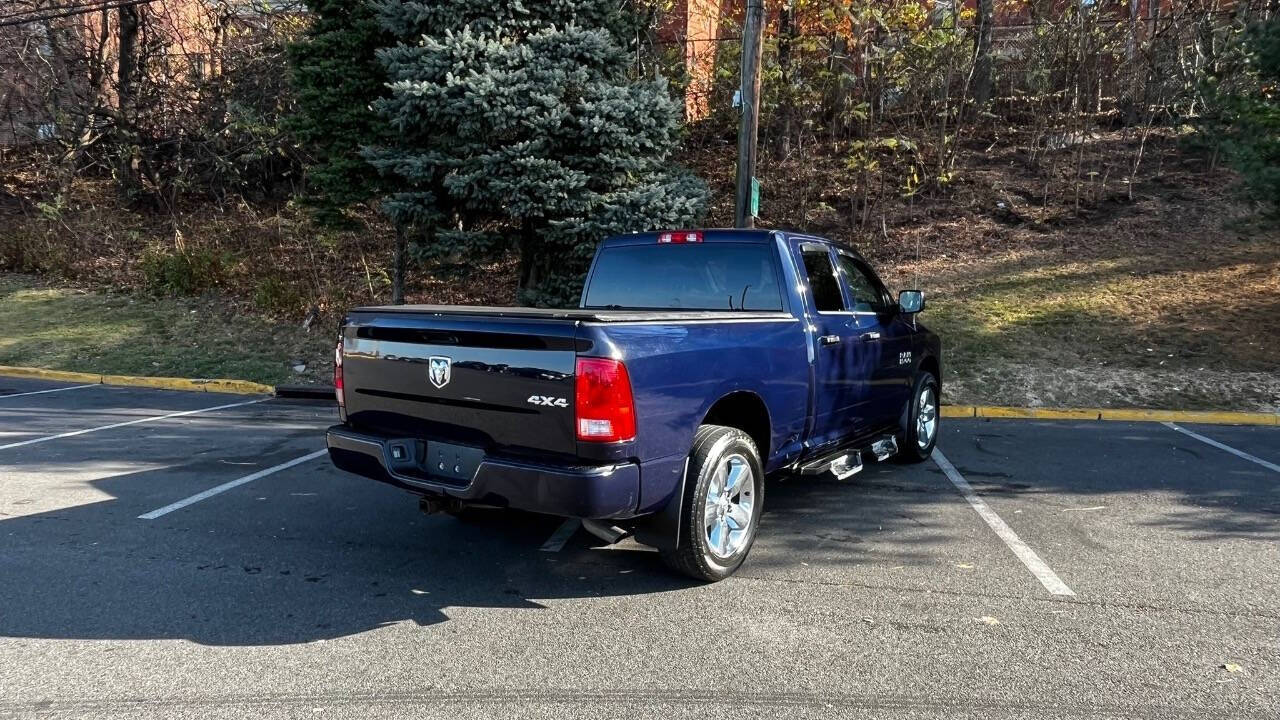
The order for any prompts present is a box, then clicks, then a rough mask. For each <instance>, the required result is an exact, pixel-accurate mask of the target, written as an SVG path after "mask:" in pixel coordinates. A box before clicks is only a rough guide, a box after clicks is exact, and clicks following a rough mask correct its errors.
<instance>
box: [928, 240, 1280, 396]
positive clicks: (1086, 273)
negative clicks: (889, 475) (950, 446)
mask: <svg viewBox="0 0 1280 720" xmlns="http://www.w3.org/2000/svg"><path fill="white" fill-rule="evenodd" d="M1203 251H1204V248H1197V247H1192V246H1191V244H1190V243H1186V242H1179V241H1174V240H1171V241H1170V242H1169V243H1168V244H1167V245H1166V246H1164V247H1163V248H1160V249H1158V250H1151V249H1148V250H1147V251H1146V252H1143V253H1141V254H1136V255H1133V256H1127V257H1125V256H1118V257H1117V256H1105V255H1104V256H1094V257H1079V256H1078V255H1076V256H1074V257H1073V256H1072V255H1069V254H1067V253H1064V252H1062V251H1042V252H1032V253H1026V252H1023V253H1009V254H1005V255H996V256H993V257H988V258H980V259H975V260H970V261H968V262H957V263H943V262H933V263H928V264H924V265H927V266H922V267H918V268H915V269H916V271H917V272H920V273H921V275H922V276H924V277H927V278H928V280H927V281H925V282H924V283H922V284H924V285H925V286H926V290H932V292H931V293H930V295H931V297H930V307H929V310H928V311H927V312H926V316H925V322H926V324H928V325H929V326H930V327H931V328H933V329H934V330H935V331H936V332H938V333H939V334H940V335H941V336H942V337H943V342H944V345H945V353H946V361H945V367H946V370H947V373H948V375H949V376H950V379H951V380H953V381H954V383H953V384H951V386H950V387H949V388H948V393H947V394H948V401H949V402H958V403H993V404H1009V405H1073V406H1094V405H1097V406H1103V407H1107V406H1112V407H1115V406H1125V405H1129V406H1144V407H1168V408H1194V409H1247V410H1275V409H1277V408H1280V377H1277V376H1276V375H1275V371H1274V369H1275V368H1276V367H1280V343H1278V342H1277V338H1280V242H1277V240H1276V239H1275V238H1274V237H1271V238H1264V239H1261V240H1258V239H1255V240H1247V241H1239V240H1236V241H1230V240H1224V241H1220V242H1219V243H1217V244H1216V246H1215V247H1214V248H1213V250H1212V257H1205V256H1204V252H1203Z"/></svg>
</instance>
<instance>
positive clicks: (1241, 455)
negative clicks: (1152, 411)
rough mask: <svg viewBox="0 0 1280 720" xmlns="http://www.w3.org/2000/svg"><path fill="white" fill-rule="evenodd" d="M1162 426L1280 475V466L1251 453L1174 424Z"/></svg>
mask: <svg viewBox="0 0 1280 720" xmlns="http://www.w3.org/2000/svg"><path fill="white" fill-rule="evenodd" d="M1161 425H1164V426H1165V427H1167V428H1171V429H1173V430H1177V431H1178V432H1180V433H1182V434H1183V435H1187V436H1189V437H1193V438H1195V439H1197V440H1199V441H1200V442H1202V443H1204V444H1206V445H1212V446H1214V447H1216V448H1218V449H1219V450H1226V451H1227V452H1229V453H1231V454H1232V455H1235V456H1236V457H1238V458H1244V459H1245V460H1248V461H1249V462H1254V463H1258V464H1259V465H1261V466H1262V467H1264V468H1266V469H1268V470H1271V471H1272V472H1278V473H1280V465H1276V464H1275V463H1271V462H1267V461H1266V460H1263V459H1262V458H1260V457H1254V456H1253V455H1250V454H1249V453H1247V452H1245V451H1243V450H1237V449H1235V448H1233V447H1231V446H1230V445H1223V444H1222V443H1220V442H1218V441H1217V440H1214V439H1213V438H1207V437H1205V436H1203V435H1201V434H1200V433H1196V432H1191V431H1190V430H1188V429H1186V428H1184V427H1179V426H1177V425H1175V424H1173V423H1171V422H1167V423H1161Z"/></svg>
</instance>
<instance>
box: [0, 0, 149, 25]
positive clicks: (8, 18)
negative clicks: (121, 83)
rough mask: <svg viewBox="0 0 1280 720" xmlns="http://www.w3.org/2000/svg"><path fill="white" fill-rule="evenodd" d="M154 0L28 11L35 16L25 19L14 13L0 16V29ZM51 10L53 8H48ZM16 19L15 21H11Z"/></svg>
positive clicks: (115, 8) (108, 1)
mask: <svg viewBox="0 0 1280 720" xmlns="http://www.w3.org/2000/svg"><path fill="white" fill-rule="evenodd" d="M154 1H155V0H117V1H113V0H106V2H103V3H101V4H98V5H84V4H82V5H71V6H66V7H63V8H58V9H57V10H56V11H55V12H46V11H34V10H33V11H30V12H36V13H38V14H36V15H28V16H27V17H19V16H21V15H23V14H25V13H14V14H11V15H5V16H0V27H10V26H12V25H26V24H29V23H35V22H45V21H46V20H57V19H60V18H66V17H74V16H76V15H88V14H89V13H95V12H101V11H103V10H117V9H120V8H127V7H133V6H134V5H146V4H148V3H151V2H154ZM50 10H53V8H50ZM12 18H17V19H12Z"/></svg>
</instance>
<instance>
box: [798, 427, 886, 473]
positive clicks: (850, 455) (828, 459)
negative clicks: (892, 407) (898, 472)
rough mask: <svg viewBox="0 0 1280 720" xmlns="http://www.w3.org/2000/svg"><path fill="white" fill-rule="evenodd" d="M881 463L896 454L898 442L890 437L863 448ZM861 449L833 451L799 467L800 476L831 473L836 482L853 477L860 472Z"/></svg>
mask: <svg viewBox="0 0 1280 720" xmlns="http://www.w3.org/2000/svg"><path fill="white" fill-rule="evenodd" d="M865 449H866V450H867V451H868V452H870V453H871V454H872V455H874V456H875V458H876V461H877V462H883V461H885V460H888V459H889V458H891V457H893V456H894V455H897V454H898V440H897V438H895V437H894V436H892V435H888V436H886V437H882V438H880V439H879V440H876V441H875V442H873V443H871V445H870V446H868V447H866V448H865ZM862 450H863V449H862V448H844V449H842V450H835V451H833V452H831V453H828V454H826V455H824V456H822V457H820V458H816V459H814V460H810V461H809V462H807V463H805V464H803V465H801V466H800V474H801V475H822V474H823V473H828V472H829V473H831V474H832V475H835V477H836V479H837V480H844V479H846V478H850V477H853V476H854V475H857V474H858V473H859V472H861V471H862Z"/></svg>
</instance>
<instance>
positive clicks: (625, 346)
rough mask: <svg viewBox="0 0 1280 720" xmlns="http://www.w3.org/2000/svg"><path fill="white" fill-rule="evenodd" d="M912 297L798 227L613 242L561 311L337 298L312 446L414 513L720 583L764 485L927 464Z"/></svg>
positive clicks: (929, 364) (920, 305) (931, 412)
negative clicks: (516, 529) (609, 549)
mask: <svg viewBox="0 0 1280 720" xmlns="http://www.w3.org/2000/svg"><path fill="white" fill-rule="evenodd" d="M922 309H924V297H923V295H922V294H921V293H920V292H918V291H914V290H908V291H904V292H902V293H901V294H900V295H899V296H898V298H897V299H896V300H895V299H894V298H893V297H892V296H891V295H890V294H889V292H888V290H886V289H885V286H884V284H883V283H882V282H881V281H880V279H879V278H878V277H876V274H875V272H874V271H872V269H871V267H870V266H868V264H867V263H866V261H865V260H863V259H862V257H860V256H859V255H858V253H856V252H855V251H853V250H851V249H850V248H847V247H844V246H841V245H837V244H835V243H832V242H829V241H827V240H824V239H822V238H818V237H812V236H808V235H802V234H797V233H791V232H782V231H769V230H687V231H679V232H660V233H659V232H654V233H638V234H633V235H625V236H620V237H614V238H610V239H608V240H605V241H604V242H603V243H601V245H600V247H599V249H598V251H597V252H596V256H595V259H594V261H593V262H592V265H591V269H590V271H589V274H588V276H587V280H586V285H585V288H584V290H583V293H582V301H581V304H580V307H579V308H577V309H572V310H552V309H535V308H497V307H463V306H424V305H417V306H415V305H405V306H393V307H369V308H360V309H357V310H353V311H351V312H350V314H349V315H348V316H347V318H346V319H345V321H344V323H343V326H342V329H341V331H340V337H339V341H338V346H337V351H336V363H335V377H334V380H335V385H336V388H337V396H338V403H339V407H340V417H341V420H342V424H340V425H336V426H334V427H332V428H330V429H329V432H328V447H329V454H330V457H331V458H332V460H333V462H334V464H335V465H337V466H338V467H339V468H342V469H343V470H347V471H350V472H353V473H358V474H360V475H364V476H367V477H370V478H374V479H376V480H380V481H383V482H387V483H391V484H393V485H396V486H398V487H401V488H403V489H405V490H408V491H410V492H412V493H415V494H417V495H418V496H420V502H421V504H422V506H423V508H424V509H425V510H427V511H436V510H444V511H448V512H454V513H457V512H461V511H463V510H465V509H468V508H470V507H471V506H491V507H503V508H518V509H523V510H529V511H534V512H539V513H548V514H552V515H561V516H569V517H578V518H582V519H584V522H588V523H592V524H593V525H594V526H597V527H607V528H609V529H611V530H612V531H616V532H625V533H634V534H635V537H636V539H637V540H638V541H640V542H643V543H646V544H649V545H652V546H655V547H657V548H658V549H659V550H660V551H661V554H662V557H663V558H664V560H665V561H666V562H667V563H668V564H669V565H670V566H671V567H673V568H674V569H676V570H678V571H680V572H683V573H686V574H688V575H690V576H693V577H695V578H699V579H702V580H708V581H715V580H720V579H722V578H725V577H727V576H729V575H730V574H732V573H733V572H734V571H735V570H736V569H737V568H738V567H739V566H740V565H741V564H742V562H743V560H744V559H745V558H746V556H747V552H748V551H749V550H750V549H751V544H752V542H753V541H754V540H755V535H756V530H757V528H758V526H759V524H760V518H761V513H762V511H763V508H764V497H765V485H766V479H767V478H771V477H777V476H779V475H782V474H792V475H795V474H799V475H806V474H822V473H830V474H833V475H835V476H836V477H838V478H845V477H848V476H850V475H852V474H854V473H856V472H857V471H859V470H861V469H862V462H863V457H864V455H867V456H874V457H875V458H876V459H878V460H883V459H886V458H888V457H890V456H894V455H896V456H898V457H899V458H900V459H904V460H907V461H922V460H925V459H926V458H928V457H929V455H930V453H931V452H932V451H933V446H934V443H935V442H936V441H937V438H938V404H939V395H940V392H941V382H942V373H941V353H940V343H939V341H938V338H937V336H935V335H934V334H933V333H931V332H929V331H928V330H926V329H925V328H924V327H923V326H922V325H920V324H919V323H918V322H917V320H916V316H917V314H918V313H919V312H920V311H921V310H922Z"/></svg>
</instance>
